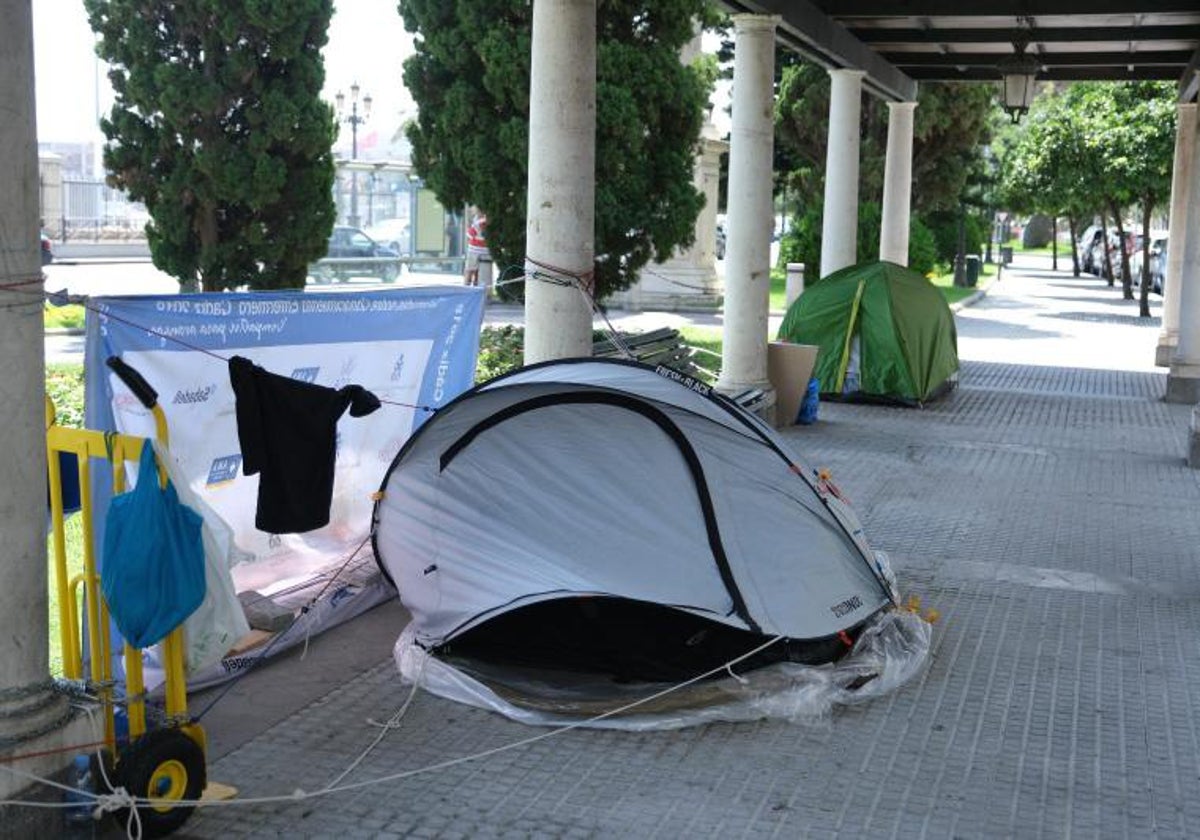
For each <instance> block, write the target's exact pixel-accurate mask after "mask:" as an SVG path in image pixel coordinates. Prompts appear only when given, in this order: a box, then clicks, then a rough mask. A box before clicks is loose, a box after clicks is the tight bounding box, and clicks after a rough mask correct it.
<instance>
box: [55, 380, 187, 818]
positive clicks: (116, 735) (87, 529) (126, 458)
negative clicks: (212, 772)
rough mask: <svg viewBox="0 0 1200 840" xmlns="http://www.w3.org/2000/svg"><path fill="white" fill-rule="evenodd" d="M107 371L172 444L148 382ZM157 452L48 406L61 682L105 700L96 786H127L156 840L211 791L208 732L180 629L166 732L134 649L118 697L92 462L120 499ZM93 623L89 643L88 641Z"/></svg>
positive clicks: (168, 646) (169, 677)
mask: <svg viewBox="0 0 1200 840" xmlns="http://www.w3.org/2000/svg"><path fill="white" fill-rule="evenodd" d="M108 366H109V367H110V368H112V369H113V371H114V372H115V373H116V374H117V375H118V376H120V377H121V379H122V381H123V382H125V384H126V385H127V386H128V387H129V389H130V390H131V391H132V392H133V393H134V394H135V395H136V396H137V398H138V399H139V400H140V401H141V402H142V404H143V405H144V406H145V407H146V408H147V409H148V410H149V411H150V412H151V413H152V414H153V417H154V424H155V429H156V434H155V437H156V438H157V440H158V441H159V443H160V444H162V445H164V446H165V445H166V444H167V442H168V433H167V420H166V416H165V415H164V414H163V410H162V408H161V407H160V406H159V405H158V394H157V393H156V392H155V391H154V389H153V388H151V387H150V385H149V383H147V382H146V380H145V379H143V378H142V376H141V374H139V373H138V372H137V371H136V370H134V369H133V368H131V367H129V366H128V365H127V364H125V363H124V362H122V361H121V360H120V359H118V358H116V357H114V358H110V359H109V360H108ZM151 445H152V444H151V442H150V440H148V439H146V438H141V437H134V436H131V435H123V434H113V433H106V432H102V431H95V430H91V429H72V428H66V427H63V426H59V425H58V424H57V422H56V411H55V407H54V403H53V402H52V401H51V400H50V398H49V397H47V398H46V454H47V462H48V465H49V474H50V530H51V536H52V544H53V555H54V572H55V574H54V579H55V586H56V589H57V594H58V610H59V628H60V636H61V639H60V640H61V644H62V658H63V675H64V676H65V677H66V678H67V679H68V680H78V681H84V682H86V684H87V685H88V686H89V688H90V690H91V691H92V692H94V694H95V696H96V697H97V698H98V701H99V706H100V713H101V715H102V719H103V725H104V735H103V741H104V747H102V748H101V749H100V750H99V751H98V754H97V757H94V758H93V765H95V764H96V763H97V762H98V761H103V762H104V763H105V766H104V767H103V768H99V767H96V766H93V772H92V778H93V779H94V780H96V783H97V784H98V785H103V784H104V783H105V781H106V780H107V782H108V783H109V784H110V785H111V787H112V789H113V790H115V789H117V788H124V789H125V791H126V792H127V793H129V794H130V795H132V796H134V797H136V798H137V799H138V800H139V804H138V805H137V806H136V808H137V812H138V813H137V817H138V819H139V820H140V821H141V825H142V833H143V835H145V836H148V837H157V836H162V835H164V834H169V833H171V832H172V831H174V830H176V829H177V828H179V827H180V826H182V825H183V824H184V822H186V821H187V819H188V817H189V816H190V815H191V812H192V810H193V807H192V806H188V805H180V804H178V801H179V800H197V799H199V798H200V797H201V795H202V794H203V793H204V790H205V787H206V784H207V765H206V758H205V754H206V750H207V746H206V742H205V735H204V729H203V728H202V727H201V726H200V725H199V724H198V723H194V722H192V721H191V720H190V718H189V716H188V708H187V681H186V677H185V673H184V639H183V626H182V625H179V626H177V627H176V628H175V629H174V630H172V631H171V632H170V633H169V634H168V635H167V637H166V638H165V639H164V640H163V641H162V642H161V643H160V655H161V659H162V663H163V670H164V672H165V677H166V682H165V688H164V693H165V697H164V700H165V702H164V706H165V712H166V723H165V725H163V726H160V727H157V728H153V729H151V728H149V727H148V726H147V723H146V687H145V683H144V681H143V674H142V651H141V650H140V649H137V648H133V647H131V646H130V645H129V644H128V643H126V644H125V646H124V664H125V691H124V694H123V696H119V695H118V692H117V690H116V689H117V685H116V683H115V680H114V676H113V667H112V637H111V632H110V629H109V627H110V621H109V612H108V608H107V605H106V604H105V601H104V596H103V595H102V593H101V590H100V574H99V571H98V569H97V564H96V548H95V523H94V520H93V506H92V494H91V489H90V479H91V475H92V471H91V462H92V460H93V459H95V460H99V461H108V462H110V463H111V464H112V473H113V493H114V494H117V493H122V492H124V491H125V489H126V483H127V481H126V474H125V467H126V464H127V463H128V462H133V463H135V464H136V463H137V461H138V458H139V456H140V455H141V452H142V447H143V446H151ZM60 453H71V454H73V455H74V456H75V458H76V460H77V463H78V479H79V501H80V512H79V515H80V517H81V526H82V531H83V573H82V574H78V575H76V576H74V577H73V578H70V577H69V571H68V567H67V550H66V540H65V528H64V513H63V475H62V465H61V462H60ZM158 479H159V482H160V483H161V484H162V485H163V486H165V485H166V481H167V475H166V470H165V469H164V468H163V466H162V464H161V463H160V464H159V466H158ZM142 480H144V478H143V479H142ZM81 596H82V598H81ZM81 602H82V605H83V607H82V613H83V615H82V616H81V608H80V603H81ZM85 624H86V631H87V632H86V636H85V635H84V633H83V630H84V629H85ZM85 639H86V646H87V652H88V656H87V659H86V662H85V659H84V656H83V648H84V644H85ZM85 664H86V667H87V674H86V675H85V673H84V669H85ZM119 708H120V709H122V710H123V712H124V715H123V719H124V720H126V721H127V722H128V727H127V728H128V732H127V734H126V733H125V732H122V731H119V727H118V725H117V721H118V717H119V716H118V709H119ZM124 728H125V727H120V729H124ZM98 792H100V793H109V792H110V791H107V790H100V791H98ZM143 800H144V802H143ZM116 817H117V819H118V820H119V821H120V822H121V823H122V824H124V823H125V822H126V821H127V820H128V819H129V817H130V814H129V810H128V809H126V810H124V811H123V812H118V813H117V814H116Z"/></svg>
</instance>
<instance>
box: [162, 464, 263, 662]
mask: <svg viewBox="0 0 1200 840" xmlns="http://www.w3.org/2000/svg"><path fill="white" fill-rule="evenodd" d="M154 449H155V451H156V452H157V454H158V457H159V463H162V464H166V467H167V475H168V476H169V477H170V479H171V481H172V482H174V484H175V488H176V490H177V491H178V493H179V500H180V501H181V502H183V504H185V505H187V506H188V507H190V508H191V509H192V510H194V511H196V512H197V513H199V514H200V515H201V516H202V517H204V527H203V528H202V530H201V535H202V538H203V540H204V582H205V592H204V600H203V601H202V602H201V603H200V606H199V607H197V608H196V611H195V612H193V613H192V614H191V615H190V616H188V618H187V620H186V621H185V622H184V623H183V635H184V645H185V648H186V656H185V661H184V664H185V667H186V669H187V673H189V674H192V673H195V672H197V671H199V670H201V669H203V668H207V667H208V666H210V665H215V664H216V663H217V662H219V661H221V657H223V656H224V655H225V654H226V653H228V652H229V649H230V648H232V647H233V645H234V643H235V642H237V640H238V639H240V638H242V636H245V635H246V634H247V633H249V632H250V624H249V623H248V622H247V621H246V614H245V613H244V612H243V611H242V605H241V603H240V602H239V601H238V598H237V592H236V591H235V589H234V586H233V576H232V575H231V574H230V573H229V570H230V569H231V568H232V567H233V565H234V564H235V563H237V562H239V561H240V560H241V559H243V557H242V555H243V554H244V552H242V551H241V550H240V549H239V548H238V547H237V545H236V544H235V543H234V541H233V529H232V528H230V527H229V525H228V524H226V522H225V521H224V520H223V519H221V517H220V516H219V515H218V514H217V512H216V511H214V510H213V509H212V507H210V506H209V505H208V503H206V502H205V501H204V500H203V499H201V498H200V496H199V494H197V493H196V492H195V491H193V490H192V488H191V487H189V486H188V484H187V480H186V478H185V477H184V476H183V475H182V474H181V471H180V469H179V465H178V464H177V463H176V462H175V459H174V458H172V457H171V453H170V450H168V449H166V448H165V447H163V446H162V445H161V444H159V443H158V442H157V441H156V442H155V444H154Z"/></svg>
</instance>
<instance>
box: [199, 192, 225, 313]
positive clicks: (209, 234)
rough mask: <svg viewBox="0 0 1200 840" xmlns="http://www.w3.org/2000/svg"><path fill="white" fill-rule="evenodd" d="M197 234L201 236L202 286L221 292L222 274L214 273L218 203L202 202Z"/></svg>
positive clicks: (202, 288)
mask: <svg viewBox="0 0 1200 840" xmlns="http://www.w3.org/2000/svg"><path fill="white" fill-rule="evenodd" d="M196 235H197V236H199V237H200V260H199V263H200V288H201V290H202V291H205V292H219V291H221V277H220V274H219V272H218V273H216V274H214V273H212V272H213V268H214V266H215V265H216V251H217V205H216V204H215V203H214V202H212V201H203V202H201V205H200V209H199V210H198V211H197V212H196Z"/></svg>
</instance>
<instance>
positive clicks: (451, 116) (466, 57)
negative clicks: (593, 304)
mask: <svg viewBox="0 0 1200 840" xmlns="http://www.w3.org/2000/svg"><path fill="white" fill-rule="evenodd" d="M399 11H400V15H401V17H402V18H403V19H404V24H405V27H406V28H407V29H408V30H409V31H410V32H413V33H416V35H417V38H416V53H415V54H414V55H413V56H412V57H411V58H409V59H408V60H407V61H406V62H405V65H404V83H405V86H406V87H407V88H408V90H409V91H410V92H411V93H412V95H413V98H414V99H415V100H416V102H417V104H418V106H419V115H418V117H417V119H416V120H415V121H414V122H413V123H411V124H410V125H409V128H408V137H409V140H410V141H411V142H412V147H413V166H414V168H415V169H416V171H417V172H418V174H420V175H421V177H422V178H423V179H424V180H425V183H426V184H427V185H428V186H429V187H430V188H432V189H433V190H434V192H435V193H436V194H437V196H438V199H439V200H440V201H441V202H442V203H443V204H444V205H446V206H447V207H461V206H463V205H466V204H474V205H477V206H478V207H479V208H480V209H482V210H483V211H484V212H485V213H486V214H487V217H488V247H489V249H490V250H491V251H492V254H493V256H494V257H495V258H496V261H497V263H498V264H499V265H500V266H501V267H506V266H516V265H521V264H523V262H524V255H525V219H526V206H525V201H526V189H527V180H528V155H529V80H530V56H531V41H532V14H533V10H532V5H531V4H530V3H529V2H528V1H527V0H455V2H448V0H399ZM709 15H711V12H710V11H709V10H708V7H707V4H706V3H705V2H704V0H655V2H646V0H609V2H605V3H601V4H600V5H599V8H598V11H597V59H596V175H597V177H596V228H595V254H596V263H595V280H596V287H595V294H596V297H597V298H598V299H600V298H603V297H605V296H606V295H608V294H609V293H611V292H614V291H618V290H620V289H624V288H627V287H628V286H629V285H631V284H632V283H633V282H634V280H636V279H637V273H638V270H639V269H640V268H642V267H643V266H644V265H646V263H647V262H649V261H650V260H651V259H653V260H656V261H660V262H661V261H663V260H665V259H667V258H668V257H670V255H671V253H672V251H673V250H674V249H675V248H676V247H677V246H686V245H689V244H690V243H691V241H692V238H693V235H694V234H693V230H694V225H695V220H696V216H697V215H698V214H699V212H700V208H701V207H702V206H703V203H704V197H703V195H702V194H701V193H700V192H698V191H697V190H696V189H695V188H694V187H693V186H692V167H693V164H694V160H695V155H696V153H697V151H698V143H699V136H700V128H701V125H702V123H703V118H704V113H705V109H706V108H707V102H708V95H709V91H710V89H711V86H712V81H713V75H714V71H713V68H712V64H711V63H700V64H698V65H696V66H692V67H688V66H684V65H683V64H681V62H680V60H679V53H680V49H681V48H682V47H683V46H684V45H685V44H686V43H687V42H688V41H689V40H691V38H692V36H693V25H694V21H696V20H697V19H706V18H707V16H709Z"/></svg>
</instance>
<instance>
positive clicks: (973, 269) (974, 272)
mask: <svg viewBox="0 0 1200 840" xmlns="http://www.w3.org/2000/svg"><path fill="white" fill-rule="evenodd" d="M978 284H979V255H978V254H970V255H968V256H967V288H969V289H973V288H975V286H976V285H978Z"/></svg>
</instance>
